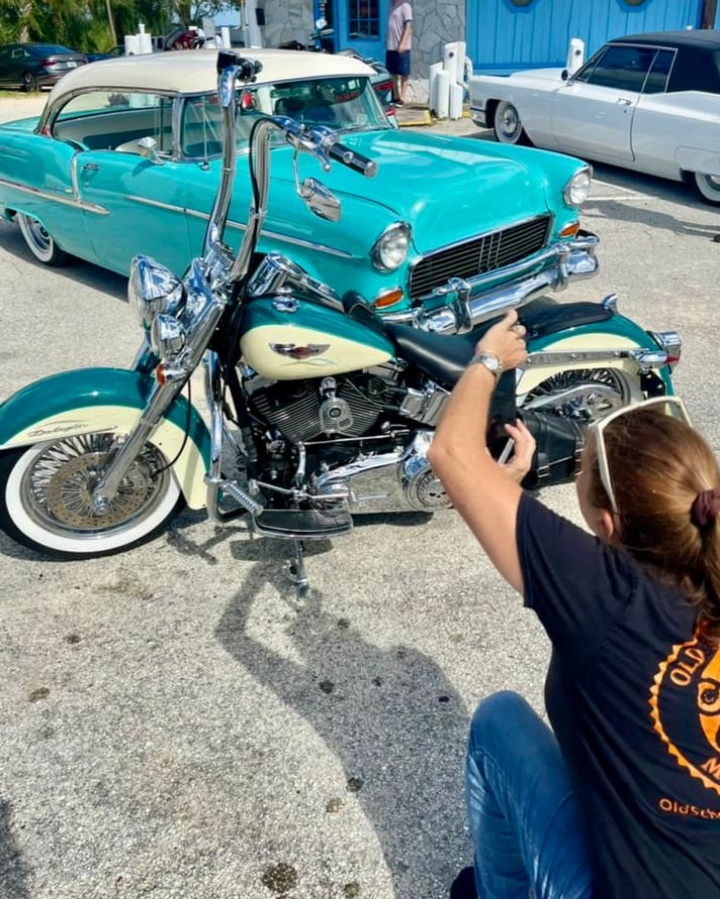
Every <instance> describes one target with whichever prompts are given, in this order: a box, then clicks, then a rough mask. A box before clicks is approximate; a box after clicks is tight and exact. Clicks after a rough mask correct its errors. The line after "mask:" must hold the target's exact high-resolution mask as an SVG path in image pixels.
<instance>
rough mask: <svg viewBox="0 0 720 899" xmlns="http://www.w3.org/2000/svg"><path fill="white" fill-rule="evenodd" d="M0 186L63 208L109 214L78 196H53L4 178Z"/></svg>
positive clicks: (47, 192)
mask: <svg viewBox="0 0 720 899" xmlns="http://www.w3.org/2000/svg"><path fill="white" fill-rule="evenodd" d="M76 177H77V176H76ZM73 180H75V179H73ZM0 185H2V186H3V187H11V188H13V189H14V190H19V191H20V193H25V194H30V195H31V196H33V197H37V198H38V199H40V200H50V201H51V202H53V203H60V204H61V205H63V206H77V207H78V208H79V209H84V210H85V211H86V212H94V213H96V214H97V215H108V214H109V210H108V209H105V207H104V206H98V205H97V204H95V203H87V202H86V201H85V200H81V199H80V198H79V197H78V196H73V197H63V196H61V195H60V194H53V193H50V192H49V191H46V190H40V188H38V187H28V186H27V185H26V184H18V183H17V182H16V181H8V180H7V179H6V178H0ZM73 190H75V183H73Z"/></svg>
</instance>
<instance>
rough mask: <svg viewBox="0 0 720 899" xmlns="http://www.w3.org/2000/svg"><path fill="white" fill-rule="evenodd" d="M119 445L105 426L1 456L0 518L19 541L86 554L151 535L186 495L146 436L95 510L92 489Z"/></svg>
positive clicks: (132, 543) (123, 546)
mask: <svg viewBox="0 0 720 899" xmlns="http://www.w3.org/2000/svg"><path fill="white" fill-rule="evenodd" d="M118 446H119V443H118V439H117V435H115V434H110V433H100V434H88V435H84V436H81V437H68V438H64V439H62V440H58V441H55V442H53V443H45V444H41V445H36V446H33V447H30V448H26V449H23V450H18V451H13V452H10V453H6V454H5V455H4V456H3V457H2V458H0V484H3V485H4V486H3V488H2V493H1V494H0V521H2V525H3V528H4V529H5V530H6V531H7V533H8V534H9V535H10V536H11V537H13V538H14V539H15V540H17V541H18V542H19V543H22V544H23V545H25V546H30V547H32V548H33V549H39V550H41V551H43V552H46V553H50V554H51V555H56V556H61V557H63V556H64V557H70V558H90V557H93V556H100V555H107V554H109V553H114V552H119V551H121V550H123V549H127V548H129V547H130V546H135V545H138V544H139V543H143V542H145V541H146V540H149V539H150V538H151V537H153V536H154V535H155V534H156V533H157V532H158V531H159V530H161V529H162V528H164V527H165V526H166V525H167V523H168V522H169V521H170V519H171V518H173V517H174V515H175V514H176V513H177V512H179V511H180V509H181V508H182V506H183V504H184V502H183V498H182V495H181V493H180V489H179V487H178V485H177V483H176V481H175V478H174V477H173V475H172V473H171V472H170V471H169V470H162V469H163V465H164V464H165V462H164V457H163V456H162V454H161V453H160V451H159V450H158V449H157V448H156V447H154V446H153V445H152V444H146V445H145V447H144V448H143V450H142V452H141V453H140V455H139V456H138V457H137V459H135V461H134V462H133V464H132V465H131V466H130V469H129V471H128V472H127V474H126V475H125V477H124V478H123V480H122V482H121V484H120V487H119V489H118V491H117V493H116V494H115V496H114V497H113V498H112V499H111V500H110V501H109V502H108V504H107V506H106V507H105V508H103V509H101V510H99V509H97V508H96V507H95V505H94V504H93V501H92V499H93V491H94V489H95V487H96V485H97V484H98V482H99V481H100V479H101V478H102V477H103V476H104V474H105V472H106V471H107V468H108V465H109V463H110V461H111V460H112V458H113V457H114V455H115V452H116V451H117V449H118Z"/></svg>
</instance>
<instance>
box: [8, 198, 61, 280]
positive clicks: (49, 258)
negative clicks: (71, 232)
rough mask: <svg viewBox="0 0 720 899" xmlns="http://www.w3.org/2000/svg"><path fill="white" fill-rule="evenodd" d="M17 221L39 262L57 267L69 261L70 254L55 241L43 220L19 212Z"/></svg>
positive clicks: (29, 247)
mask: <svg viewBox="0 0 720 899" xmlns="http://www.w3.org/2000/svg"><path fill="white" fill-rule="evenodd" d="M17 223H18V225H19V226H20V231H21V232H22V236H23V237H24V238H25V243H26V244H27V245H28V249H29V250H30V252H31V253H32V254H33V256H34V257H35V258H36V259H37V260H38V261H39V262H42V263H44V264H45V265H52V266H56V267H57V266H61V265H65V264H66V263H67V262H68V259H69V257H68V254H67V253H66V252H65V251H64V250H61V249H60V247H59V246H58V245H57V244H56V243H55V241H54V240H53V239H52V237H51V236H50V234H49V233H48V231H47V229H46V228H45V226H44V225H43V224H42V222H39V221H38V220H37V219H36V218H33V217H32V216H31V215H25V213H23V212H18V214H17Z"/></svg>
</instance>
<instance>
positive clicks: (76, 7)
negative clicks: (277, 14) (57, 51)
mask: <svg viewBox="0 0 720 899" xmlns="http://www.w3.org/2000/svg"><path fill="white" fill-rule="evenodd" d="M108 2H109V5H110V8H111V10H112V16H113V23H114V25H115V33H116V35H117V40H118V41H119V42H122V39H123V36H124V35H125V34H135V32H136V31H137V27H138V24H139V23H140V22H142V23H143V24H144V25H145V29H146V31H148V32H149V33H151V34H167V32H168V31H169V30H170V27H171V22H177V21H180V22H182V23H183V24H185V25H188V24H190V23H191V22H194V21H199V19H200V18H201V17H202V16H213V15H216V14H217V13H218V12H220V11H222V10H224V9H228V8H229V7H232V6H233V5H234V4H233V3H232V2H227V0H200V2H199V3H191V2H190V0H0V29H2V39H1V40H0V42H1V43H12V42H14V41H38V42H42V43H50V44H63V45H65V46H68V47H74V48H76V49H78V50H81V51H87V52H90V51H93V50H99V51H105V50H109V49H110V48H111V47H112V45H113V44H114V43H115V42H114V41H113V39H112V31H111V29H110V26H109V24H108V12H107V10H108Z"/></svg>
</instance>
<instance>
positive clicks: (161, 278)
mask: <svg viewBox="0 0 720 899" xmlns="http://www.w3.org/2000/svg"><path fill="white" fill-rule="evenodd" d="M183 299H184V293H183V286H182V283H181V281H180V280H179V279H178V278H176V277H175V275H174V274H173V273H172V272H171V271H170V269H169V268H165V266H164V265H158V263H157V262H155V260H154V259H151V258H150V257H149V256H135V258H134V259H133V261H132V265H131V266H130V280H129V281H128V300H129V301H130V304H131V305H132V306H133V307H134V308H135V312H136V314H137V317H138V322H139V323H140V325H141V327H143V328H144V329H145V330H146V331H149V330H150V328H151V327H152V323H153V322H154V321H155V319H156V318H157V316H158V315H160V314H161V313H164V312H166V313H168V314H169V315H175V314H176V313H177V312H178V311H179V310H180V309H181V307H182V304H183Z"/></svg>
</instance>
